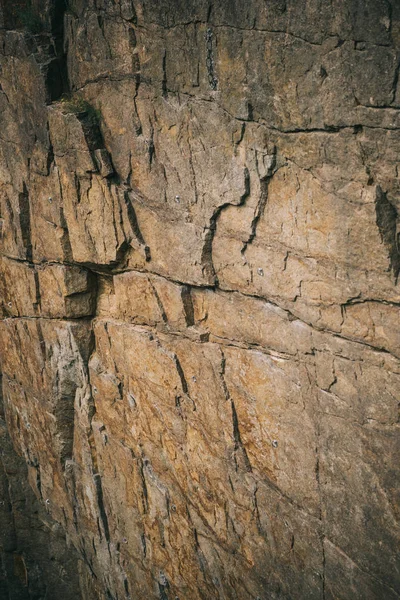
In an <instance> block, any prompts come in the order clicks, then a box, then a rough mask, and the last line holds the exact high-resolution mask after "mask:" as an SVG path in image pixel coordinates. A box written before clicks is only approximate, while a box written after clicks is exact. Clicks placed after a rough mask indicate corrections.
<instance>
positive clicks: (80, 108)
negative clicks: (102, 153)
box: [59, 95, 104, 151]
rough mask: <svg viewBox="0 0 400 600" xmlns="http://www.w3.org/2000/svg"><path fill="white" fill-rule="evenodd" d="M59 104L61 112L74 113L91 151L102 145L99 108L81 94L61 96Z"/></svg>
mask: <svg viewBox="0 0 400 600" xmlns="http://www.w3.org/2000/svg"><path fill="white" fill-rule="evenodd" d="M59 102H60V104H61V107H62V110H63V112H65V113H67V114H68V113H69V114H74V115H76V117H77V119H79V121H80V122H81V124H82V129H83V132H84V135H85V138H86V142H87V144H88V146H89V148H90V150H91V151H93V150H96V149H97V148H102V147H103V146H104V143H103V138H102V134H101V129H100V123H101V120H102V116H101V112H100V110H99V109H97V108H95V107H94V106H92V105H91V104H90V103H89V102H87V100H85V99H84V98H82V97H81V96H78V95H76V96H75V95H74V96H66V95H64V96H62V97H61V99H60V101H59Z"/></svg>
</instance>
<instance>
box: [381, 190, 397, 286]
mask: <svg viewBox="0 0 400 600" xmlns="http://www.w3.org/2000/svg"><path fill="white" fill-rule="evenodd" d="M375 210H376V224H377V225H378V228H379V233H380V235H381V239H382V242H383V243H384V245H385V247H386V249H387V251H388V255H389V269H390V270H391V271H392V272H393V275H394V279H395V281H396V282H397V279H398V277H399V272H400V251H399V241H400V227H399V215H398V212H397V209H396V207H395V206H394V205H393V204H392V203H391V202H390V201H389V199H388V197H387V195H386V194H385V193H384V192H383V191H382V189H381V188H380V187H379V186H378V187H377V190H376V200H375Z"/></svg>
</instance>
